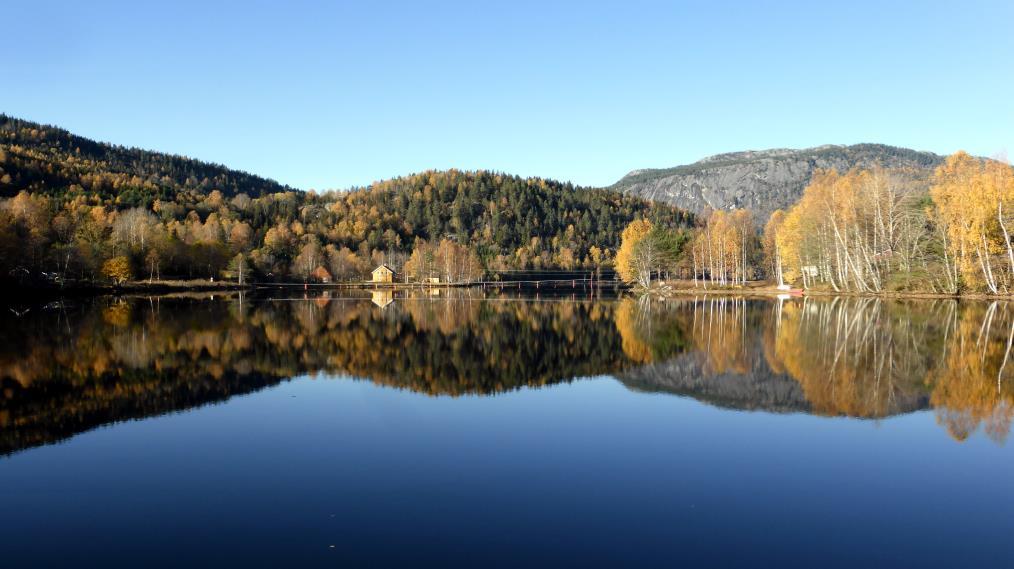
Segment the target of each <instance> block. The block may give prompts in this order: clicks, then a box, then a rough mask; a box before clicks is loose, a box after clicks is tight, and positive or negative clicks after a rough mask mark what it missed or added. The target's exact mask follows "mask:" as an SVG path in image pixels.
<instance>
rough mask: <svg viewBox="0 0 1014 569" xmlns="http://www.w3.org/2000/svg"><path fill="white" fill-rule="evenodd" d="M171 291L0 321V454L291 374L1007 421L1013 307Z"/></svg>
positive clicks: (431, 387) (432, 387)
mask: <svg viewBox="0 0 1014 569" xmlns="http://www.w3.org/2000/svg"><path fill="white" fill-rule="evenodd" d="M375 300H376V299H374V298H373V297H372V296H371V295H370V294H369V293H363V294H355V293H353V294H350V295H343V296H337V297H332V296H329V295H327V294H324V295H321V296H316V297H309V298H302V297H301V298H283V299H270V298H265V297H262V296H256V295H254V296H251V295H249V294H244V295H241V294H239V293H236V294H231V295H225V296H222V295H215V296H214V297H208V296H201V295H177V296H164V297H151V298H148V297H144V298H141V297H138V298H129V299H122V298H97V299H92V300H87V301H68V302H65V303H62V304H52V305H48V306H46V307H32V308H30V309H29V310H28V311H27V312H24V310H23V309H22V310H18V311H17V312H18V313H19V314H20V316H11V317H8V318H5V320H4V322H3V324H2V325H0V382H2V387H3V392H2V393H3V396H2V398H0V453H3V454H9V453H12V452H15V451H18V450H22V449H26V448H30V447H34V446H38V445H43V444H48V443H53V442H57V441H60V440H62V439H64V438H67V437H69V436H72V435H74V434H76V433H79V432H82V431H85V430H88V429H91V428H94V427H96V426H100V425H103V424H107V423H111V422H116V421H122V420H128V419H134V418H141V417H146V416H151V415H157V414H161V413H166V412H171V411H177V410H184V409H188V408H192V407H195V406H199V405H202V404H206V403H211V402H216V401H222V400H225V399H227V398H229V397H231V396H233V395H238V394H244V393H249V392H252V391H255V390H258V389H261V388H264V387H267V386H271V385H275V384H277V383H279V382H282V381H285V380H287V379H289V378H292V377H296V376H301V375H306V374H309V375H319V374H324V375H327V376H332V375H334V376H352V377H354V378H362V379H366V380H369V381H372V382H374V383H377V384H382V385H386V386H391V387H396V388H401V389H408V390H412V391H415V392H419V393H425V394H428V395H451V396H458V395H466V394H472V395H491V394H496V393H501V392H504V391H510V390H515V389H520V388H523V387H540V386H546V385H552V384H556V383H560V382H569V381H572V380H574V379H577V378H582V377H589V376H598V375H612V376H614V377H615V378H616V379H618V380H619V381H621V382H622V383H623V384H625V385H626V386H628V387H629V388H631V389H634V390H637V391H645V392H665V393H673V394H678V395H684V396H690V397H693V398H695V399H698V400H700V401H704V402H707V403H710V404H713V405H716V406H720V407H725V408H731V409H743V410H761V411H768V412H804V413H811V414H815V415H825V416H848V417H858V418H873V419H876V418H883V417H889V416H892V415H896V414H901V413H908V412H912V411H916V410H920V409H926V408H932V409H934V412H935V413H936V416H937V420H938V422H939V423H940V424H941V425H942V426H943V427H944V429H945V430H946V431H947V432H948V433H949V434H950V435H951V436H952V437H953V438H954V439H956V440H958V441H960V440H964V439H966V438H967V437H969V436H970V435H971V434H972V433H974V432H975V431H976V430H978V429H980V427H981V428H982V429H983V430H984V432H985V434H986V435H987V436H988V437H989V438H991V439H992V440H994V441H997V442H1000V443H1002V442H1003V441H1004V440H1005V439H1006V437H1007V434H1008V432H1009V430H1010V423H1011V419H1012V417H1014V405H1012V400H1014V378H1012V377H1011V375H1012V372H1011V369H1010V368H1014V363H1010V362H1009V361H1008V360H1009V359H1010V351H1011V343H1012V339H1014V307H1011V306H1009V305H1008V304H1007V303H997V302H993V303H986V302H982V303H979V302H958V301H954V300H919V301H915V300H913V301H886V300H877V299H864V298H827V299H823V298H806V299H793V300H787V301H773V300H744V299H741V298H739V299H736V298H715V297H707V298H696V299H689V298H688V299H684V300H677V301H670V302H658V301H652V302H649V301H646V300H640V301H638V300H635V299H621V300H615V299H606V300H602V299H579V298H569V297H568V298H545V297H542V298H524V297H507V296H485V295H483V294H482V292H481V291H477V290H471V291H469V290H459V291H443V294H441V295H439V296H436V297H433V296H429V295H418V296H402V295H400V293H399V294H398V295H395V296H394V297H392V299H391V300H393V302H387V299H385V302H382V303H376V302H375Z"/></svg>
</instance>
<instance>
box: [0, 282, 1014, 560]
mask: <svg viewBox="0 0 1014 569" xmlns="http://www.w3.org/2000/svg"><path fill="white" fill-rule="evenodd" d="M26 310H27V312H26ZM5 311H6V312H7V315H6V316H4V317H3V318H2V324H0V381H2V387H3V392H2V394H3V397H0V504H2V511H3V516H0V560H2V563H3V566H4V567H44V566H46V567H48V566H105V567H109V566H124V567H138V566H181V565H193V566H208V565H223V564H235V565H239V564H242V565H258V566H276V567H277V566H299V565H304V566H305V565H312V566H364V565H370V566H420V565H467V566H475V565H498V566H519V565H569V566H574V565H580V566H630V565H648V566H673V565H676V566H678V565H687V566H743V565H747V566H772V565H779V566H792V565H798V566H817V565H820V566H824V567H826V566H861V567H873V566H921V567H937V566H939V567H959V566H960V567H1014V548H1012V547H1011V544H1010V538H1011V536H1012V535H1014V454H1012V452H1011V448H1010V444H1009V443H1008V441H1007V439H1008V436H1009V431H1010V425H1011V420H1012V418H1014V362H1008V361H1007V360H1008V359H1014V355H1012V354H1010V351H1011V349H1010V346H1011V340H1012V338H1014V336H1012V334H1014V305H1012V306H1008V305H1006V304H1004V303H985V302H983V303H972V302H962V303H957V302H953V301H912V302H886V301H876V300H863V299H837V300H834V299H807V300H805V301H804V300H802V299H794V300H788V301H773V300H772V301H767V300H749V301H743V300H736V299H713V298H708V299H687V300H681V301H677V302H668V303H661V302H652V303H645V302H638V301H636V300H632V299H623V300H616V299H587V298H580V297H578V298H571V297H553V296H550V297H545V296H543V297H540V298H528V297H524V298H519V297H506V296H494V297H484V296H482V295H481V294H480V293H479V292H468V291H465V292H455V293H453V294H451V295H450V296H449V297H448V296H447V295H446V294H445V295H437V296H416V297H402V296H398V297H392V296H390V295H384V294H377V295H375V296H371V295H369V294H362V295H352V296H345V297H342V296H334V295H332V296H326V295H324V296H320V295H318V296H312V297H310V298H302V297H300V298H270V297H268V296H264V295H254V296H251V295H243V296H242V297H241V296H239V295H236V294H233V295H226V296H221V295H217V296H215V297H207V296H199V295H193V296H188V295H183V296H177V297H153V298H147V297H144V298H140V297H139V298H130V299H114V298H101V299H93V300H77V301H67V302H64V303H54V304H51V305H47V306H41V305H40V306H17V307H13V309H11V310H7V309H6V308H5Z"/></svg>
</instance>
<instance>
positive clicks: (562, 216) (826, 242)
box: [0, 115, 1014, 295]
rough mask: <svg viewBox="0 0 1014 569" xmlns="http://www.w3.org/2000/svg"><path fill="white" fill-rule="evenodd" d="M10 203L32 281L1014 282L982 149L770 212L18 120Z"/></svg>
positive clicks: (1011, 188) (1006, 192)
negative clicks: (356, 171)
mask: <svg viewBox="0 0 1014 569" xmlns="http://www.w3.org/2000/svg"><path fill="white" fill-rule="evenodd" d="M0 196H4V197H3V198H0V279H3V280H4V281H5V282H8V283H15V284H21V285H39V284H46V285H50V286H66V285H75V284H76V285H82V284H84V285H103V286H108V285H111V284H112V285H118V284H123V283H126V282H127V281H135V282H136V281H148V282H161V281H164V280H194V279H200V280H215V279H217V280H219V281H220V282H221V281H227V282H229V281H232V282H237V283H242V282H244V281H245V282H248V283H251V282H312V281H324V282H331V281H345V282H356V281H362V280H363V279H365V278H366V276H367V275H368V274H369V272H370V270H371V269H372V268H373V267H375V266H377V265H379V264H381V263H384V264H387V265H389V266H390V267H392V268H393V269H395V270H396V271H397V273H399V275H400V276H399V278H400V279H402V280H408V281H414V282H424V281H431V280H435V281H439V282H447V283H468V282H471V281H476V280H479V279H483V278H499V275H501V274H503V273H507V272H512V271H514V272H516V271H526V270H547V269H551V270H589V271H596V270H597V271H601V270H602V269H615V271H616V274H617V275H618V277H619V278H620V279H622V280H624V281H626V282H628V283H630V284H631V285H634V286H635V287H637V288H640V289H644V290H651V289H652V288H653V287H657V286H658V285H660V284H665V283H671V282H674V281H680V282H682V283H684V284H685V285H686V286H691V287H694V288H700V289H708V288H711V289H714V288H722V289H734V288H737V287H744V286H747V285H748V284H749V283H757V282H768V283H771V284H778V285H780V286H781V288H791V287H797V288H801V289H806V290H813V291H826V292H836V293H867V294H877V293H885V292H901V293H904V292H914V293H920V292H921V293H938V294H947V295H953V294H976V293H977V294H991V295H1006V294H1010V293H1011V292H1012V287H1014V245H1012V237H1011V231H1014V174H1012V170H1011V167H1010V166H1009V165H1008V164H1006V163H1005V162H1003V161H999V160H992V159H981V158H976V157H972V156H970V155H968V154H965V153H963V152H959V153H957V154H954V155H953V156H951V157H949V158H948V159H947V160H946V161H944V163H943V164H942V165H941V166H939V167H938V168H936V170H934V171H929V170H905V169H855V170H852V171H848V172H837V171H834V170H829V171H818V172H817V173H816V174H815V175H814V177H813V178H812V180H810V183H809V185H808V186H807V187H806V188H805V189H804V191H803V193H802V197H801V198H800V200H799V201H798V202H797V203H796V204H795V205H793V206H792V207H790V208H788V209H787V210H778V211H775V212H774V213H773V214H772V215H771V216H770V218H769V219H758V218H757V217H756V216H755V214H754V213H753V212H751V211H749V210H746V209H733V210H716V211H705V212H704V213H703V214H702V215H693V214H691V213H689V212H686V211H683V210H680V209H678V208H675V207H673V206H667V205H664V204H661V203H652V202H649V201H645V200H642V199H639V198H634V197H628V196H625V195H623V194H619V193H615V192H611V191H607V190H602V189H594V188H582V187H577V186H574V185H572V184H569V183H561V182H556V181H553V180H546V179H541V178H521V177H517V176H510V175H506V174H502V173H497V172H490V171H470V172H466V171H457V170H448V171H429V172H422V173H419V174H413V175H409V176H403V177H398V178H393V179H390V180H385V181H381V182H376V183H374V184H371V185H370V186H368V187H363V188H352V189H347V190H331V191H323V192H315V191H309V192H304V191H298V190H294V189H292V188H289V187H286V186H283V185H280V184H278V183H276V182H273V181H271V180H267V179H264V178H260V177H257V176H254V175H251V174H246V173H242V172H236V171H233V170H229V169H227V168H225V167H223V166H219V165H215V164H207V163H203V162H199V161H196V160H191V159H188V158H184V157H181V156H175V155H166V154H159V153H154V152H147V151H142V150H138V149H131V148H124V147H119V146H112V145H107V144H102V143H97V142H94V141H91V140H89V139H85V138H82V137H78V136H75V135H72V134H70V133H68V132H67V131H64V130H62V129H58V128H55V127H49V126H44V125H40V124H37V123H32V122H28V121H23V120H19V119H15V118H12V117H8V116H5V115H0Z"/></svg>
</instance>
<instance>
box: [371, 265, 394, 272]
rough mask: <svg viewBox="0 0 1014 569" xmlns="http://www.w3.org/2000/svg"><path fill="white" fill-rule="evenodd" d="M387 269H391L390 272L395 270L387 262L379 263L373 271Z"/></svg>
mask: <svg viewBox="0 0 1014 569" xmlns="http://www.w3.org/2000/svg"><path fill="white" fill-rule="evenodd" d="M385 269H386V270H387V271H389V272H392V273H393V272H394V269H392V268H391V267H389V266H387V264H386V263H385V264H381V265H379V266H378V267H377V268H376V269H373V272H375V273H376V272H377V271H381V270H385Z"/></svg>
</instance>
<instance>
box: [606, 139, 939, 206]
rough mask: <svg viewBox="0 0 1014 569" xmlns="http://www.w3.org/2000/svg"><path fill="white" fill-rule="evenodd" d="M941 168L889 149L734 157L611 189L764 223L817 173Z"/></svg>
mask: <svg viewBox="0 0 1014 569" xmlns="http://www.w3.org/2000/svg"><path fill="white" fill-rule="evenodd" d="M941 162H943V157H942V156H939V155H937V154H933V153H931V152H919V151H916V150H909V149H907V148H897V147H894V146H886V145H883V144H856V145H853V146H834V145H826V146H818V147H816V148H808V149H805V150H789V149H774V150H760V151H746V152H732V153H728V154H717V155H715V156H711V157H708V158H705V159H703V160H699V161H697V162H694V163H693V164H687V165H685V166H677V167H675V168H666V169H645V170H634V171H632V172H630V173H629V174H627V175H626V176H624V177H623V178H622V179H620V181H618V182H616V183H615V184H613V185H612V186H610V188H609V189H611V190H616V191H621V192H623V193H625V194H629V195H633V196H638V197H642V198H646V199H650V200H653V201H660V202H665V203H670V204H673V205H676V206H679V207H681V208H683V209H686V210H689V211H692V212H694V213H701V212H703V211H705V210H706V209H708V208H711V209H734V208H749V209H752V210H753V211H754V212H755V213H756V215H757V219H758V221H759V222H760V223H763V222H764V220H766V219H767V218H768V216H769V215H770V214H771V212H773V211H774V210H776V209H779V208H782V209H784V208H787V207H789V206H791V205H792V204H794V203H795V202H796V201H797V200H799V197H800V196H801V195H802V194H803V188H805V187H806V185H807V184H809V182H810V178H811V177H812V176H813V173H814V172H815V171H816V170H830V169H836V170H838V171H839V172H845V171H848V170H851V169H852V168H856V167H860V168H872V167H875V166H879V167H883V168H910V169H914V170H924V171H929V170H931V169H933V168H935V167H936V166H937V165H939V164H940V163H941Z"/></svg>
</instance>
